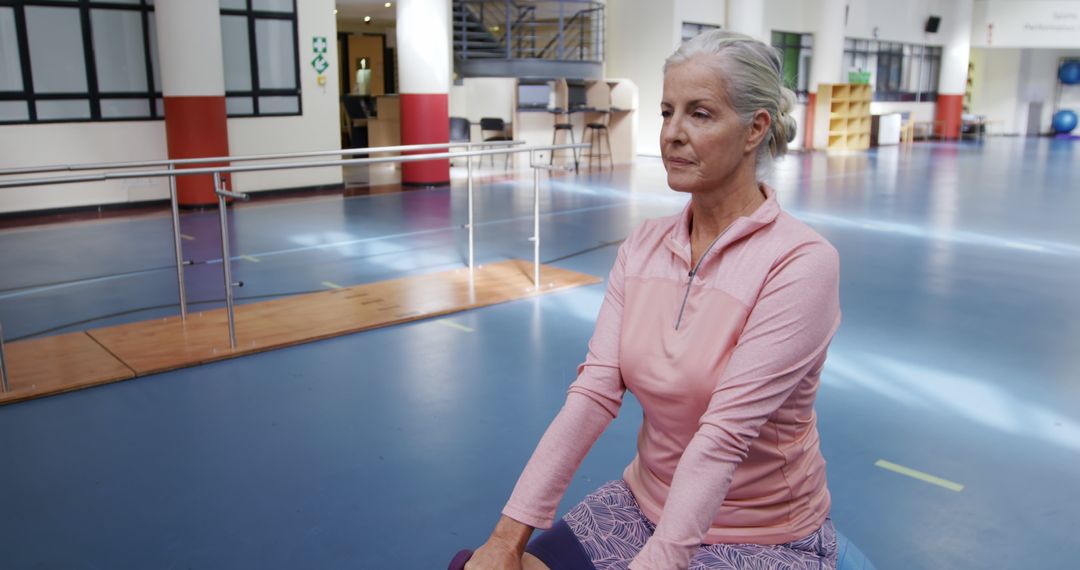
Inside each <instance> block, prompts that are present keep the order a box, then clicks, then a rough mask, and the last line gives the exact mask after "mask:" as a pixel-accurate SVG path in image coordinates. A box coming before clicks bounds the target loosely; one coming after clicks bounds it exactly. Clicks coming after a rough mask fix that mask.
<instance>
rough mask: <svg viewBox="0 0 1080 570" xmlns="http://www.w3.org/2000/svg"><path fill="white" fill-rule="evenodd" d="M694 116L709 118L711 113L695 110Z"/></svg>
mask: <svg viewBox="0 0 1080 570" xmlns="http://www.w3.org/2000/svg"><path fill="white" fill-rule="evenodd" d="M693 116H694V118H695V119H708V118H709V114H708V113H706V112H705V111H694V115H693Z"/></svg>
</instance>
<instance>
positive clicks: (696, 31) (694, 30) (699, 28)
mask: <svg viewBox="0 0 1080 570" xmlns="http://www.w3.org/2000/svg"><path fill="white" fill-rule="evenodd" d="M719 29H720V26H717V25H715V24H698V23H695V22H683V23H682V41H684V42H685V41H687V40H692V39H694V38H696V37H698V36H700V35H701V34H703V33H705V32H708V31H709V30H719Z"/></svg>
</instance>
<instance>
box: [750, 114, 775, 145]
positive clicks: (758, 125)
mask: <svg viewBox="0 0 1080 570" xmlns="http://www.w3.org/2000/svg"><path fill="white" fill-rule="evenodd" d="M771 129H772V115H770V114H769V112H768V111H766V110H765V109H758V110H757V111H755V112H754V118H753V119H750V124H749V125H748V126H747V135H748V136H747V138H746V148H745V149H743V150H744V151H746V152H753V151H754V150H755V149H757V147H758V145H760V144H761V143H762V141H763V140H765V136H766V135H768V134H769V130H771Z"/></svg>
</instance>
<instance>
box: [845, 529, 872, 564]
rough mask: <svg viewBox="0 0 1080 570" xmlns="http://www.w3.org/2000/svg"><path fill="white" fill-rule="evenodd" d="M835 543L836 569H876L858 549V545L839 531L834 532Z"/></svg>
mask: <svg viewBox="0 0 1080 570" xmlns="http://www.w3.org/2000/svg"><path fill="white" fill-rule="evenodd" d="M836 545H837V547H838V550H839V552H838V554H837V559H836V568H837V570H876V569H875V568H874V564H873V563H871V562H870V559H869V558H867V557H866V555H865V554H863V553H862V551H861V550H859V547H857V546H855V543H854V542H851V541H850V540H848V537H846V536H844V535H842V534H840V533H839V532H837V533H836Z"/></svg>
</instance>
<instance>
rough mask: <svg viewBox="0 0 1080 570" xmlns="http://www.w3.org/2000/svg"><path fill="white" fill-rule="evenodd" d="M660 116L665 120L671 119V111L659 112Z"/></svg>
mask: <svg viewBox="0 0 1080 570" xmlns="http://www.w3.org/2000/svg"><path fill="white" fill-rule="evenodd" d="M660 116H661V117H663V118H665V119H667V118H669V117H671V111H660Z"/></svg>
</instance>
